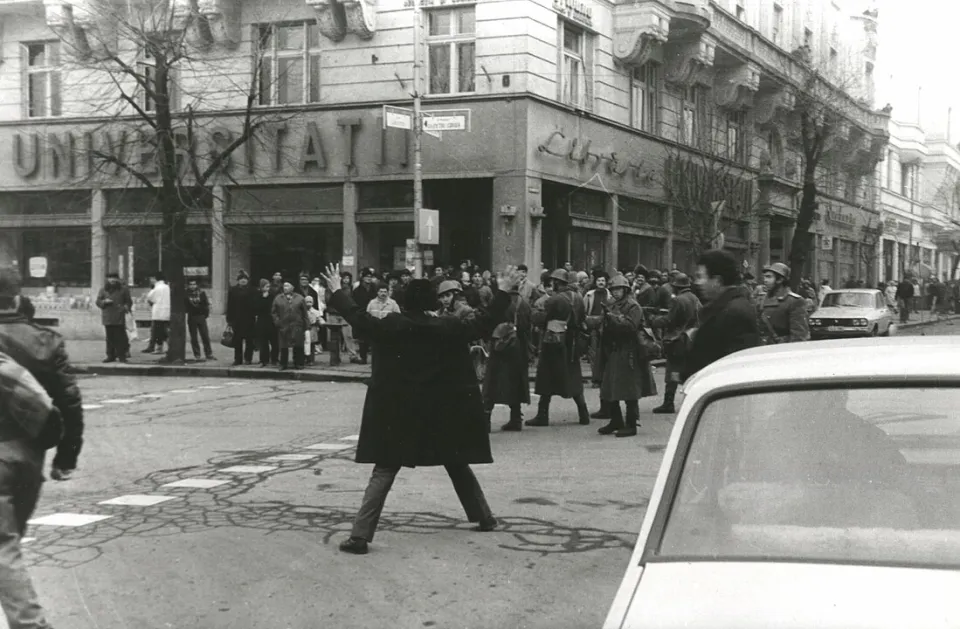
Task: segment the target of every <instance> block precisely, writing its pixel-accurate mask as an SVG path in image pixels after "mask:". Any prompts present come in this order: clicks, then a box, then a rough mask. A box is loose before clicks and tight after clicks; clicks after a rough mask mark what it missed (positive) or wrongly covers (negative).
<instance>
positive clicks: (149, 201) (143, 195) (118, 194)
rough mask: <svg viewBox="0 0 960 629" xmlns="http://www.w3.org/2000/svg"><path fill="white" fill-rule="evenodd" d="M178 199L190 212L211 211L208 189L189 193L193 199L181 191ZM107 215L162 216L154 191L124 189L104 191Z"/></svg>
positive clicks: (210, 196)
mask: <svg viewBox="0 0 960 629" xmlns="http://www.w3.org/2000/svg"><path fill="white" fill-rule="evenodd" d="M182 192H183V195H184V196H182V197H180V199H181V202H182V204H183V206H185V207H187V208H188V209H189V210H191V211H195V212H206V211H210V210H212V209H213V191H212V190H211V189H210V188H204V189H202V190H197V191H190V192H194V193H196V196H195V198H193V199H190V198H188V197H187V196H186V194H187V191H186V190H183V191H182ZM104 196H105V200H106V203H107V213H108V214H138V215H143V216H153V217H154V218H159V217H160V216H161V215H162V214H163V208H161V207H160V203H159V199H158V198H157V193H156V191H155V190H151V189H149V188H124V189H123V190H106V191H104Z"/></svg>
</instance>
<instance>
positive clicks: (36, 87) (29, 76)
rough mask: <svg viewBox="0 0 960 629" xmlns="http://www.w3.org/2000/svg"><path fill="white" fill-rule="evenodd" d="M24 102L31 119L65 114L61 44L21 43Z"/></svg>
mask: <svg viewBox="0 0 960 629" xmlns="http://www.w3.org/2000/svg"><path fill="white" fill-rule="evenodd" d="M20 50H21V62H22V66H23V80H24V84H23V93H24V95H23V103H24V104H25V105H26V114H27V117H29V118H47V117H50V116H59V115H61V114H62V113H63V106H62V105H63V102H62V94H61V90H62V87H61V83H60V43H59V42H36V43H26V44H21V47H20Z"/></svg>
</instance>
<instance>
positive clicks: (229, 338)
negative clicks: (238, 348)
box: [220, 325, 234, 348]
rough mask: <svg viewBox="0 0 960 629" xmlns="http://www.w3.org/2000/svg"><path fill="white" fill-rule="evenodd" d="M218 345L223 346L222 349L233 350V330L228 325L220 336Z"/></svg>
mask: <svg viewBox="0 0 960 629" xmlns="http://www.w3.org/2000/svg"><path fill="white" fill-rule="evenodd" d="M220 344H221V345H223V346H224V347H230V348H233V345H234V337H233V328H232V327H230V326H229V325H228V326H227V329H226V330H224V331H223V334H221V335H220Z"/></svg>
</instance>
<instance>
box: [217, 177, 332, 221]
mask: <svg viewBox="0 0 960 629" xmlns="http://www.w3.org/2000/svg"><path fill="white" fill-rule="evenodd" d="M229 205H230V210H229V212H230V213H231V214H233V215H237V214H254V215H258V216H263V215H264V214H298V213H299V214H311V213H315V212H323V211H340V210H341V209H342V208H343V186H341V185H339V184H336V185H330V186H283V187H281V188H272V187H271V188H267V187H256V186H255V187H244V188H233V189H231V190H230V204H229Z"/></svg>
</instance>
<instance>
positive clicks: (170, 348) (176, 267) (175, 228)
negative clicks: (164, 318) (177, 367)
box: [160, 189, 187, 364]
mask: <svg viewBox="0 0 960 629" xmlns="http://www.w3.org/2000/svg"><path fill="white" fill-rule="evenodd" d="M160 194H161V195H162V196H164V197H166V198H161V204H162V205H161V207H162V208H163V265H162V266H163V269H162V271H163V274H164V275H165V276H166V278H167V283H168V284H169V285H170V335H169V339H168V344H167V355H166V357H165V358H164V359H163V362H165V363H176V364H181V363H183V362H184V360H185V359H186V352H187V320H186V292H187V291H186V285H185V284H184V280H183V250H184V245H185V243H184V232H185V231H186V227H187V214H186V209H185V208H184V207H183V206H182V205H181V204H180V202H179V199H178V198H177V196H176V194H173V195H172V196H169V195H165V194H164V192H163V189H161V191H160Z"/></svg>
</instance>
